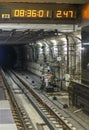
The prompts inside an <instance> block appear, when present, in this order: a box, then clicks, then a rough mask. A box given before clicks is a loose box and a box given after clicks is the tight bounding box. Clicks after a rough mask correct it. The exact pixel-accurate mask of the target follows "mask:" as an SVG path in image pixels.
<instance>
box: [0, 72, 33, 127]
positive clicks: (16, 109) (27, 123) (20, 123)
mask: <svg viewBox="0 0 89 130" xmlns="http://www.w3.org/2000/svg"><path fill="white" fill-rule="evenodd" d="M2 75H3V80H4V83H5V86H6V90H7V97H8V100H9V102H10V105H11V110H12V115H13V118H14V120H15V123H16V126H17V129H18V130H35V128H34V126H33V124H32V122H31V120H30V119H29V117H28V115H27V113H26V111H25V109H24V108H23V106H22V105H19V104H18V102H17V100H16V98H15V96H14V93H13V91H12V89H11V88H10V84H9V83H8V81H7V79H6V75H5V73H4V72H3V71H2Z"/></svg>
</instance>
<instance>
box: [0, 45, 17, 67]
mask: <svg viewBox="0 0 89 130" xmlns="http://www.w3.org/2000/svg"><path fill="white" fill-rule="evenodd" d="M16 60H17V54H16V51H15V49H14V47H13V46H11V45H0V66H1V67H2V68H3V69H8V68H14V66H15V64H16Z"/></svg>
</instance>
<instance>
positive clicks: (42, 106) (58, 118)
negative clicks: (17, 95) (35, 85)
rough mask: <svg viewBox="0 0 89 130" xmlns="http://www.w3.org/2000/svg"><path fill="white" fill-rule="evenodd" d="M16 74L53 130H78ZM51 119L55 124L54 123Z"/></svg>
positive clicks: (28, 95)
mask: <svg viewBox="0 0 89 130" xmlns="http://www.w3.org/2000/svg"><path fill="white" fill-rule="evenodd" d="M14 74H15V76H16V77H17V78H18V79H19V80H20V81H21V82H22V83H23V85H24V86H25V87H26V88H27V90H26V88H25V87H23V88H22V89H23V91H24V92H25V94H26V96H27V98H28V99H29V100H30V101H31V103H32V104H33V106H34V107H35V108H36V110H37V111H38V112H39V114H40V115H41V116H42V118H43V119H44V121H45V122H46V123H47V125H48V126H49V128H50V129H51V130H58V129H59V128H61V129H63V130H76V128H75V127H73V125H72V124H71V123H69V122H68V121H67V120H66V119H65V118H64V117H63V116H62V115H61V114H60V113H59V112H58V111H56V109H55V107H54V106H51V105H50V104H49V103H48V102H47V101H46V100H45V99H43V98H42V97H40V96H39V94H38V93H37V92H36V91H35V90H34V89H32V86H31V85H28V84H27V83H26V82H24V80H23V79H22V78H21V77H19V76H18V75H17V74H16V73H14ZM13 79H14V80H15V77H14V78H13ZM16 82H17V81H16ZM29 92H30V93H29ZM31 97H32V99H31ZM34 97H35V99H34ZM33 99H34V100H33ZM44 113H45V114H44ZM51 118H52V119H53V121H54V122H55V123H53V121H52V120H51Z"/></svg>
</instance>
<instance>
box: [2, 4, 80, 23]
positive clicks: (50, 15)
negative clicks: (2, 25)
mask: <svg viewBox="0 0 89 130" xmlns="http://www.w3.org/2000/svg"><path fill="white" fill-rule="evenodd" d="M80 21H81V5H80V4H59V3H53V4H52V3H51V4H50V3H33V4H32V3H19V2H18V3H0V22H12V23H13V22H21V23H23V22H26V23H50V24H51V23H52V24H54V23H57V24H62V23H63V24H74V23H80Z"/></svg>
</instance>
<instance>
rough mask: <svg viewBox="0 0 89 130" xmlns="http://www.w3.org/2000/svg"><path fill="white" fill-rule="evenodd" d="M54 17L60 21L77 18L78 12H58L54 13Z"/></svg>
mask: <svg viewBox="0 0 89 130" xmlns="http://www.w3.org/2000/svg"><path fill="white" fill-rule="evenodd" d="M54 17H55V18H58V19H62V18H76V11H74V10H60V9H59V10H56V11H54Z"/></svg>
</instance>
